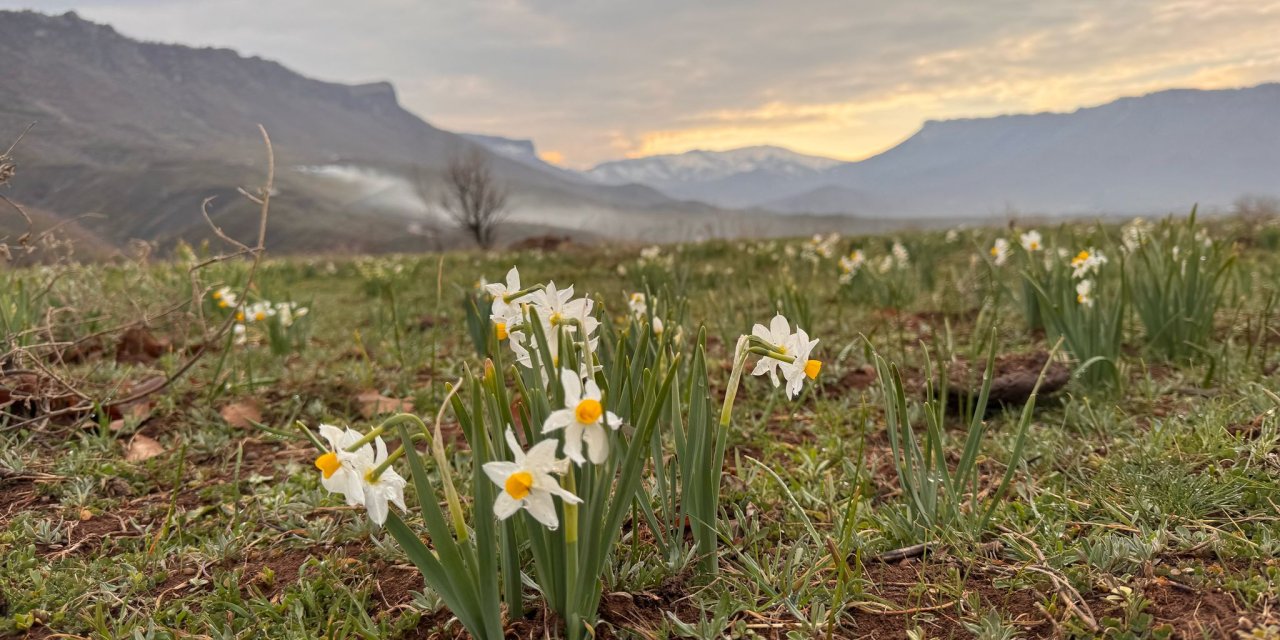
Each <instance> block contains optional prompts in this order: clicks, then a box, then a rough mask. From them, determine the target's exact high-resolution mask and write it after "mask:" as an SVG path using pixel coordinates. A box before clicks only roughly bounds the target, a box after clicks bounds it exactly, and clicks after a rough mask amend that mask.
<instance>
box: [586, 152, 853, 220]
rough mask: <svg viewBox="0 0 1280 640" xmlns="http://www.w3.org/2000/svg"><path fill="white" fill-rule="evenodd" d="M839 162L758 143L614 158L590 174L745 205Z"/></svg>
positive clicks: (805, 182)
mask: <svg viewBox="0 0 1280 640" xmlns="http://www.w3.org/2000/svg"><path fill="white" fill-rule="evenodd" d="M839 164H840V161H839V160H833V159H831V158H822V157H818V156H810V155H804V154H801V153H797V152H795V151H791V150H790V149H785V148H783V147H777V146H755V147H744V148H741V149H731V150H729V151H705V150H694V151H686V152H684V153H679V154H668V155H657V156H646V157H642V158H632V159H627V160H614V161H610V162H605V163H601V164H599V165H596V166H595V167H593V168H592V169H590V170H588V171H586V172H585V174H586V176H587V177H588V178H591V179H592V180H595V181H597V182H599V183H602V184H628V183H635V184H644V185H648V186H651V187H653V188H655V189H658V190H659V191H662V192H663V193H666V194H668V195H671V196H673V197H677V198H691V199H694V200H701V201H703V202H707V203H711V204H715V205H718V206H728V207H744V206H751V205H754V204H759V203H761V202H763V201H766V200H768V199H771V198H772V197H779V196H780V195H782V194H780V193H779V190H780V189H781V190H783V191H785V190H787V185H793V186H792V188H793V189H803V188H804V187H806V186H808V185H809V184H810V182H809V181H810V180H811V179H812V178H814V177H816V176H818V175H821V173H822V171H823V170H826V169H830V168H831V167H834V166H836V165H839ZM761 187H764V188H763V189H762V188H761Z"/></svg>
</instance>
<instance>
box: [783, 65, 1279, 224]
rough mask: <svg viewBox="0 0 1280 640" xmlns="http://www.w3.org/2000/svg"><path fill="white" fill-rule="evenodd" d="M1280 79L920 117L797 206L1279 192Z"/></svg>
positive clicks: (1076, 201) (1155, 205) (1124, 204)
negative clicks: (842, 195) (894, 142)
mask: <svg viewBox="0 0 1280 640" xmlns="http://www.w3.org/2000/svg"><path fill="white" fill-rule="evenodd" d="M1276 114H1280V84H1266V85H1261V86H1257V87H1253V88H1248V89H1238V90H1224V91H1196V90H1175V91H1163V92H1159V93H1153V94H1150V95H1146V96H1142V97H1137V98H1125V99H1121V100H1117V101H1115V102H1111V103H1108V104H1105V105H1102V106H1099V107H1092V108H1086V109H1079V110H1077V111H1074V112H1071V113H1043V114H1034V115H1016V116H1001V117H995V118H982V119H971V120H951V121H942V122H928V123H926V124H925V125H924V127H922V128H921V130H920V131H919V132H917V133H916V134H915V135H913V136H912V137H911V138H909V139H908V140H906V141H904V142H903V143H902V144H899V145H898V146H896V147H894V148H892V149H889V150H888V151H885V152H884V153H882V154H879V155H877V156H874V157H872V158H869V159H867V160H864V161H861V162H855V163H849V164H844V165H840V166H838V167H835V168H833V169H831V170H829V171H828V172H827V175H826V176H825V177H824V182H826V183H827V184H829V185H833V186H838V187H841V188H844V189H848V190H850V197H848V198H846V199H844V200H836V201H834V202H833V200H832V198H831V195H832V192H831V191H829V190H820V191H816V192H814V193H811V194H807V195H805V196H800V197H794V198H791V199H789V201H788V205H789V206H791V207H793V208H794V209H796V210H805V211H816V212H823V211H825V212H831V211H835V210H851V211H860V212H864V213H867V212H866V211H865V207H864V206H863V204H864V203H865V197H866V194H873V195H874V196H876V197H877V198H878V199H879V200H880V201H881V202H882V203H884V206H885V209H884V210H883V213H890V214H893V215H908V216H925V215H938V214H939V213H940V212H949V213H953V214H957V215H993V214H999V213H1002V212H1005V211H1010V210H1016V211H1021V212H1024V213H1027V212H1030V213H1046V214H1067V215H1070V214H1077V215H1078V214H1094V213H1167V212H1170V211H1185V210H1187V209H1189V208H1190V207H1191V205H1192V204H1193V203H1197V202H1198V203H1201V205H1204V206H1208V207H1226V206H1229V205H1230V204H1231V203H1232V202H1233V201H1235V200H1236V199H1237V198H1239V197H1240V196H1243V195H1246V194H1269V195H1276V194H1280V118H1277V117H1276Z"/></svg>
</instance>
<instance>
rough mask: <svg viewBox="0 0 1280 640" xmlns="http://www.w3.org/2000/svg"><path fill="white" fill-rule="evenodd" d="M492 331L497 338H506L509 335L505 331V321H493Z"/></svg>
mask: <svg viewBox="0 0 1280 640" xmlns="http://www.w3.org/2000/svg"><path fill="white" fill-rule="evenodd" d="M493 332H494V334H495V335H497V336H498V339H499V340H506V339H507V337H508V335H509V334H508V333H507V323H505V322H495V323H493Z"/></svg>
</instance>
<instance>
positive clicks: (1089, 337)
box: [1022, 234, 1128, 386]
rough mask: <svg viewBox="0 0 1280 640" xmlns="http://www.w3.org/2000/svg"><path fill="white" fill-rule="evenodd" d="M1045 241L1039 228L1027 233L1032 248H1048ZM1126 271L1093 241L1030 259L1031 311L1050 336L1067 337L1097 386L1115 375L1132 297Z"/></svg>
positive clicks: (1069, 346)
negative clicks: (1129, 297)
mask: <svg viewBox="0 0 1280 640" xmlns="http://www.w3.org/2000/svg"><path fill="white" fill-rule="evenodd" d="M1095 240H1102V241H1105V240H1106V238H1104V237H1099V238H1095ZM1041 242H1042V239H1041V238H1040V236H1039V234H1036V235H1035V236H1030V237H1028V236H1025V235H1024V237H1023V238H1022V245H1023V247H1024V248H1026V249H1027V250H1028V254H1029V253H1030V251H1031V249H1030V247H1031V246H1035V247H1037V249H1036V251H1040V250H1043V249H1044V247H1043V246H1042V244H1041ZM1082 244H1083V243H1082ZM1076 246H1077V247H1078V246H1080V245H1076ZM1121 255H1122V258H1121V262H1123V254H1121ZM1123 271H1124V269H1123V267H1122V265H1119V264H1116V263H1115V262H1114V261H1113V260H1111V258H1110V257H1109V256H1108V255H1107V254H1106V253H1105V252H1103V251H1102V250H1101V249H1098V248H1097V245H1095V244H1093V243H1090V244H1086V245H1085V248H1084V249H1068V248H1066V247H1058V248H1056V250H1052V251H1050V250H1045V251H1044V258H1043V260H1029V261H1028V263H1027V268H1026V271H1025V273H1024V282H1025V291H1026V293H1025V295H1026V298H1027V308H1028V309H1029V311H1028V313H1029V314H1030V310H1031V309H1032V307H1034V311H1035V313H1036V314H1037V315H1036V318H1037V319H1040V320H1042V322H1043V326H1044V329H1045V331H1046V333H1047V334H1048V337H1049V338H1057V337H1061V338H1062V339H1063V341H1064V348H1065V350H1066V351H1067V353H1069V354H1071V355H1072V356H1073V357H1074V358H1075V359H1076V361H1077V362H1078V363H1079V366H1080V369H1081V371H1080V375H1081V377H1082V378H1083V379H1084V380H1085V381H1086V382H1087V383H1089V384H1091V385H1094V386H1098V385H1103V384H1111V383H1114V382H1115V380H1116V375H1117V372H1118V369H1117V368H1116V364H1117V362H1118V361H1119V357H1120V346H1121V343H1122V340H1123V337H1124V336H1123V326H1124V315H1125V309H1126V308H1127V303H1128V293H1127V291H1128V285H1127V282H1126V279H1125V277H1124V273H1123ZM1033 300H1034V304H1033V302H1032V301H1033ZM1028 317H1029V318H1030V317H1031V316H1030V315H1028Z"/></svg>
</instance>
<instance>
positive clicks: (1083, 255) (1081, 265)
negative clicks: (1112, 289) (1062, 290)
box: [1071, 247, 1107, 279]
mask: <svg viewBox="0 0 1280 640" xmlns="http://www.w3.org/2000/svg"><path fill="white" fill-rule="evenodd" d="M1106 263H1107V257H1106V256H1104V255H1102V252H1100V251H1098V250H1097V249H1094V248H1092V247H1090V248H1089V249H1086V250H1084V251H1081V252H1080V253H1078V254H1076V257H1074V258H1072V259H1071V267H1072V269H1073V271H1072V272H1071V277H1073V278H1076V279H1080V278H1083V277H1085V276H1088V275H1089V274H1090V273H1096V272H1097V271H1098V269H1100V268H1101V267H1102V265H1104V264H1106Z"/></svg>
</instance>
